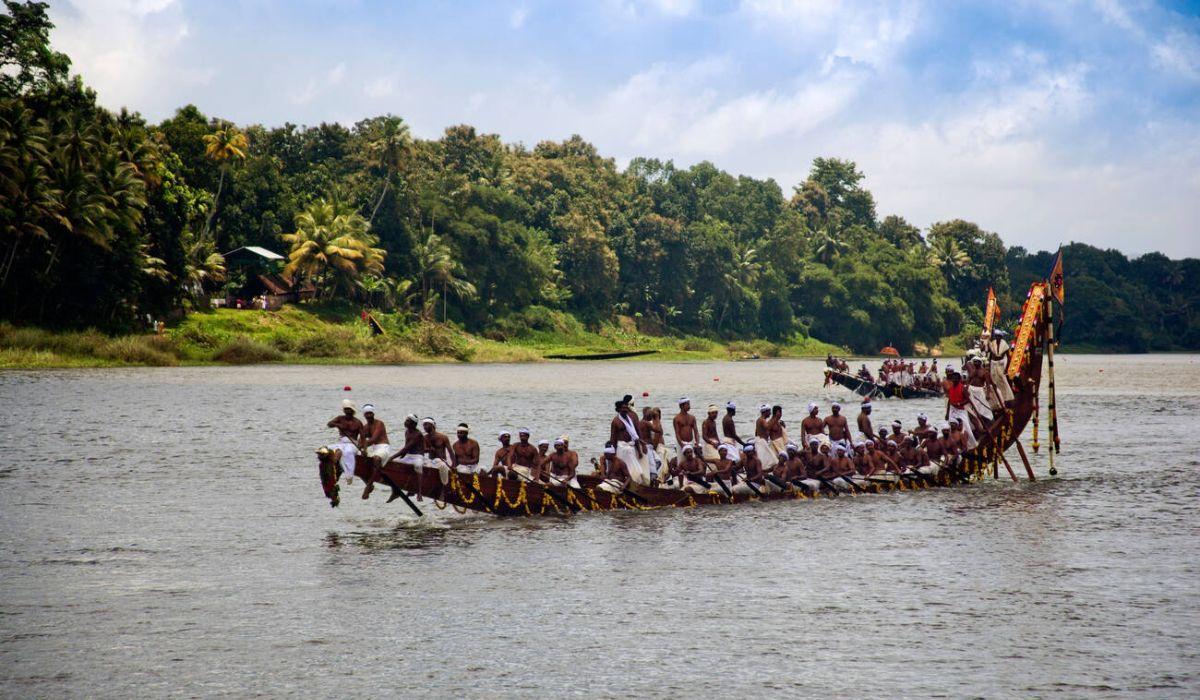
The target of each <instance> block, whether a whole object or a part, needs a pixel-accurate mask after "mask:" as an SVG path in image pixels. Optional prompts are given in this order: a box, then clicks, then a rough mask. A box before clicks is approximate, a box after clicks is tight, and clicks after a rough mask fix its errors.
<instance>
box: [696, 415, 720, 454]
mask: <svg viewBox="0 0 1200 700" xmlns="http://www.w3.org/2000/svg"><path fill="white" fill-rule="evenodd" d="M719 412H720V411H719V410H718V409H717V405H716V404H710V405H709V407H708V417H707V418H705V419H704V422H703V423H701V424H700V438H701V439H702V440H703V441H704V442H703V444H702V445H701V449H702V450H703V453H702V456H703V458H704V461H705V462H709V463H712V462H716V461H717V460H719V459H720V458H721V455H720V453H718V452H717V448H718V447H720V446H721V437H720V435H718V434H717V414H718V413H719Z"/></svg>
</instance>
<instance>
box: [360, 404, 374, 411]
mask: <svg viewBox="0 0 1200 700" xmlns="http://www.w3.org/2000/svg"><path fill="white" fill-rule="evenodd" d="M374 412H375V404H373V403H364V404H363V413H374Z"/></svg>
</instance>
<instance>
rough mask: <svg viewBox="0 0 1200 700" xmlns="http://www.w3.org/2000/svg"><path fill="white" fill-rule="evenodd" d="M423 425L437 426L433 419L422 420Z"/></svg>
mask: <svg viewBox="0 0 1200 700" xmlns="http://www.w3.org/2000/svg"><path fill="white" fill-rule="evenodd" d="M421 425H437V423H435V422H434V421H433V419H432V418H422V419H421Z"/></svg>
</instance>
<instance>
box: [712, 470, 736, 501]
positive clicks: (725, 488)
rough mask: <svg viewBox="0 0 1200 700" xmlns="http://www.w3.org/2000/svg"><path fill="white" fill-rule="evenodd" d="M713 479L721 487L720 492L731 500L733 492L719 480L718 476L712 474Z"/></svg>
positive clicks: (722, 480)
mask: <svg viewBox="0 0 1200 700" xmlns="http://www.w3.org/2000/svg"><path fill="white" fill-rule="evenodd" d="M713 479H715V480H716V482H717V485H718V486H720V487H721V490H722V491H724V492H725V495H726V496H729V497H730V498H733V491H731V490H730V489H729V486H728V485H727V484H726V483H725V480H724V479H722V478H721V475H720V474H713Z"/></svg>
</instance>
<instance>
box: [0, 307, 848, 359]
mask: <svg viewBox="0 0 1200 700" xmlns="http://www.w3.org/2000/svg"><path fill="white" fill-rule="evenodd" d="M375 317H376V319H377V320H378V321H379V322H380V324H381V325H382V326H383V328H384V329H385V330H386V334H384V335H382V336H372V335H371V332H370V329H369V328H368V326H367V324H366V323H364V322H363V321H362V319H361V318H360V316H359V314H358V311H357V309H356V308H355V307H351V306H349V305H347V304H311V305H310V304H305V305H303V306H287V307H284V308H283V309H282V310H280V311H277V312H265V311H250V310H236V309H216V310H213V311H206V312H197V313H192V314H190V315H189V316H187V318H185V319H184V320H183V321H181V322H180V323H179V324H178V325H176V326H174V327H172V328H170V329H168V330H167V332H166V333H165V334H164V335H162V336H155V335H149V334H140V335H126V336H118V337H112V336H107V335H104V334H102V333H99V332H96V331H91V330H88V331H62V332H59V331H50V330H45V329H41V328H31V327H17V326H12V325H9V324H6V323H0V368H6V369H11V368H46V367H118V366H173V365H180V364H182V365H209V364H257V363H269V362H286V363H297V364H413V363H420V362H538V361H542V359H543V358H544V357H545V356H546V355H554V354H562V355H586V354H592V353H608V352H620V351H632V350H656V351H657V352H656V353H655V354H652V355H646V356H643V358H641V359H651V360H728V359H736V358H742V357H750V356H758V357H821V356H824V355H825V354H826V353H827V352H832V353H835V354H844V352H845V351H844V349H842V348H838V347H835V346H832V345H829V344H827V343H823V342H821V341H819V340H815V339H812V338H804V337H797V338H793V339H791V340H789V341H787V342H783V343H773V342H769V341H765V340H750V341H735V342H729V343H722V342H718V341H714V340H710V339H706V338H698V337H688V336H685V337H676V336H664V335H649V334H646V333H642V332H639V331H638V329H637V327H636V324H635V322H634V320H633V319H630V318H623V319H620V320H618V321H617V322H615V323H606V324H602V325H600V326H599V327H597V328H596V329H594V330H589V329H587V328H586V327H584V325H583V324H581V323H580V322H579V321H578V320H577V319H575V318H574V317H573V316H571V315H570V314H567V313H564V312H561V311H555V310H551V309H540V308H536V307H535V308H533V309H528V310H526V311H524V312H522V313H520V314H515V315H513V316H510V317H508V318H504V319H501V320H500V321H499V322H498V323H497V324H496V326H495V328H494V329H493V330H490V331H487V332H485V333H483V334H482V335H473V334H470V333H467V332H465V331H463V330H462V329H460V328H458V327H456V326H453V325H443V324H440V323H432V322H413V321H412V320H411V319H409V318H406V317H404V316H401V315H399V314H385V313H377V314H375Z"/></svg>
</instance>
